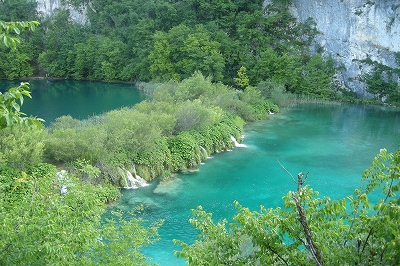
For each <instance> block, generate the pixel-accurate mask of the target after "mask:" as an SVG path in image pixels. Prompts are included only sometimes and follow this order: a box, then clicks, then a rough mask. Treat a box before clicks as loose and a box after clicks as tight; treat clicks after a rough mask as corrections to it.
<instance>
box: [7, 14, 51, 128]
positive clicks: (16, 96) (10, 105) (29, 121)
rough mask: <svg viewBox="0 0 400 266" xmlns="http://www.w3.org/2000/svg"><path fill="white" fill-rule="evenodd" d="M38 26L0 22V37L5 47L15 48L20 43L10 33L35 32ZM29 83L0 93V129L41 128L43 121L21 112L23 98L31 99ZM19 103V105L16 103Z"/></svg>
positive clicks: (35, 24) (29, 23) (26, 23)
mask: <svg viewBox="0 0 400 266" xmlns="http://www.w3.org/2000/svg"><path fill="white" fill-rule="evenodd" d="M37 25H39V22H37V21H30V22H25V21H23V22H4V21H0V37H1V38H2V39H3V43H4V45H5V46H6V47H10V46H12V47H14V48H15V47H16V45H17V43H19V42H20V40H19V39H18V37H14V36H13V35H12V33H15V34H17V35H19V34H20V33H21V31H22V30H24V29H28V30H31V31H33V30H35V28H36V26H37ZM28 89H29V83H27V82H22V83H21V85H19V86H18V87H16V88H10V89H9V90H8V91H7V92H5V93H1V92H0V129H3V128H5V127H11V126H12V125H15V124H21V125H25V126H29V127H30V126H37V127H39V128H42V127H43V125H42V123H41V122H43V121H44V120H43V119H40V118H31V117H23V116H24V115H25V114H24V113H23V112H21V111H20V110H21V105H22V104H23V103H24V96H27V97H31V94H30V92H29V90H28ZM17 101H19V103H18V102H17Z"/></svg>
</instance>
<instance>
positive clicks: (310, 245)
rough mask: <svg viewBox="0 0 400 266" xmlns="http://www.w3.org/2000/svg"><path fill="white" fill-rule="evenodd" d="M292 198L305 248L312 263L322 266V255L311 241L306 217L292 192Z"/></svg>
mask: <svg viewBox="0 0 400 266" xmlns="http://www.w3.org/2000/svg"><path fill="white" fill-rule="evenodd" d="M292 198H293V200H294V202H295V204H296V208H297V212H298V213H299V216H300V217H299V221H300V224H301V226H302V227H303V231H304V234H305V236H306V240H307V244H308V245H307V248H308V250H309V251H310V253H311V256H312V258H313V259H314V262H315V264H316V265H317V266H323V265H324V263H323V260H322V255H321V253H320V252H319V250H318V248H317V246H316V245H315V244H314V241H313V240H312V236H311V230H310V228H309V227H308V223H307V219H306V215H305V213H304V209H303V207H301V205H300V202H299V199H298V198H296V196H295V194H294V192H292Z"/></svg>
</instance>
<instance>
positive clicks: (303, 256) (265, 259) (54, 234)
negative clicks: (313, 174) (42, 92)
mask: <svg viewBox="0 0 400 266" xmlns="http://www.w3.org/2000/svg"><path fill="white" fill-rule="evenodd" d="M68 2H70V3H72V4H74V5H77V6H79V5H80V4H82V3H83V2H84V1H79V0H75V1H72V0H70V1H68ZM289 2H290V1H273V4H272V5H270V6H267V8H266V9H265V10H264V11H263V12H260V10H262V9H261V8H260V7H261V4H262V3H261V1H260V2H259V3H254V5H246V3H242V2H241V1H215V3H213V4H214V5H210V4H209V3H207V2H206V1H181V2H180V1H178V2H174V3H169V2H154V3H153V2H151V3H148V2H145V4H144V3H141V2H139V1H99V0H98V1H93V2H92V5H93V8H95V10H96V11H97V12H92V13H91V12H90V10H89V13H88V15H89V17H90V20H91V23H92V24H91V26H90V28H84V27H83V26H82V25H78V24H74V23H72V22H71V21H70V20H69V16H68V12H67V11H60V12H59V13H57V14H56V16H55V17H53V18H52V19H51V20H49V21H44V22H43V23H42V25H43V26H44V27H43V29H45V30H44V31H43V32H39V33H38V31H35V33H33V34H32V33H31V34H29V35H26V36H25V37H26V40H27V41H28V44H24V43H21V44H19V43H18V41H17V39H13V37H12V36H11V33H12V32H14V33H16V34H20V31H21V29H23V28H27V29H30V30H32V29H33V28H32V27H31V26H30V25H31V24H27V26H25V24H19V23H16V24H13V23H6V24H2V25H0V26H1V27H0V29H2V31H1V33H2V34H3V32H4V34H3V35H2V36H3V40H5V41H4V44H5V46H6V48H4V47H2V49H3V48H4V49H5V51H6V52H7V56H8V57H9V58H10V59H13V60H10V61H8V62H9V65H6V64H5V65H2V66H3V67H4V68H3V69H2V72H1V73H2V75H4V76H6V77H8V78H13V77H17V76H24V75H29V74H30V73H33V72H34V71H38V70H40V69H41V68H42V67H43V69H44V70H45V71H46V73H49V74H50V75H54V76H58V77H67V78H75V79H89V80H107V81H112V80H130V81H132V80H144V81H150V80H153V81H157V82H159V84H157V85H156V86H152V87H151V88H150V87H149V88H146V85H144V88H143V89H144V90H146V91H148V92H150V91H151V97H150V98H149V99H148V100H146V101H144V102H142V103H140V104H138V105H136V106H135V107H134V108H122V109H118V110H114V111H111V112H108V113H106V114H104V115H103V116H98V117H93V118H91V119H88V120H83V121H80V120H76V119H73V118H71V117H69V116H63V117H60V118H58V119H57V121H56V122H55V123H54V124H53V125H52V126H51V127H49V128H45V129H43V128H41V126H40V120H39V119H36V118H30V117H25V116H24V114H23V113H21V112H20V106H21V105H22V104H23V96H28V97H29V96H30V94H29V91H27V90H26V87H24V85H21V86H19V87H17V88H13V89H10V90H9V91H8V92H7V93H5V94H1V98H0V99H1V107H2V109H0V110H1V113H0V115H1V118H0V125H1V132H0V134H1V135H0V136H1V138H0V147H1V150H0V193H1V196H2V197H0V218H1V221H3V223H2V227H1V229H0V250H1V251H2V256H1V258H0V262H1V264H5V265H9V264H17V265H22V264H30V265H43V264H60V265H63V264H68V265H71V264H77V265H95V264H99V263H101V264H110V265H121V264H130V263H132V261H134V262H135V264H137V265H146V264H147V261H148V258H146V257H145V256H144V255H143V254H142V253H141V248H142V246H143V245H147V244H151V243H153V242H154V241H155V240H157V229H158V228H159V227H160V226H161V224H162V221H160V222H157V223H154V224H152V225H150V226H146V227H144V226H143V224H144V221H142V220H141V219H139V218H136V217H135V214H134V213H132V214H130V216H126V214H122V213H114V216H113V220H108V221H106V222H104V221H102V220H101V217H102V214H104V210H105V206H106V205H105V203H108V202H110V201H113V200H116V199H117V198H118V197H119V193H118V191H117V190H116V188H115V186H124V182H126V180H124V178H123V177H124V175H123V174H122V175H121V174H120V172H121V171H120V170H124V169H128V170H129V171H132V172H133V173H137V174H138V175H140V176H142V177H144V178H146V179H148V180H150V179H152V178H154V177H156V176H162V177H164V178H168V177H169V176H170V175H171V173H172V172H176V171H181V170H185V169H188V168H191V167H195V166H196V165H197V164H199V163H200V161H201V160H202V159H204V157H205V156H206V154H210V153H212V152H215V151H217V150H224V149H229V148H230V147H232V146H233V145H234V144H233V142H232V140H231V136H233V137H235V138H236V139H238V140H240V137H241V135H242V130H243V125H244V124H245V122H246V121H255V120H259V119H266V118H267V117H268V114H269V112H277V111H279V109H278V106H277V105H276V103H277V102H279V100H280V101H281V103H283V102H287V101H285V100H287V99H285V97H284V92H291V93H298V94H303V95H308V96H306V97H310V95H311V96H312V97H314V96H318V97H321V98H323V99H337V98H338V97H339V96H338V95H339V94H337V92H338V91H340V90H339V89H338V88H337V87H335V86H333V85H332V84H333V83H332V80H333V79H332V78H333V75H334V68H333V62H332V61H331V60H330V59H327V60H324V59H323V57H322V56H321V55H318V54H317V55H311V54H310V53H309V51H308V46H309V45H310V43H311V41H312V38H313V37H314V36H315V34H316V32H315V31H314V30H315V29H314V28H313V27H312V22H308V24H307V23H306V24H298V23H297V22H296V21H295V20H294V19H293V17H292V16H291V15H290V13H289V12H288V9H287V8H288V4H289ZM13 3H14V7H22V6H23V7H24V8H25V11H26V12H22V13H23V15H24V16H26V17H22V16H21V15H20V14H19V13H18V12H17V13H13V12H12V13H9V14H10V16H11V19H13V17H12V16H14V15H15V16H17V17H19V18H18V19H27V20H29V19H31V17H29V11H28V10H29V9H26V8H27V7H30V8H31V7H32V5H34V2H30V1H28V2H25V1H16V2H15V1H14V2H13ZM159 4H161V6H160V5H159ZM11 6H12V5H11V2H9V1H4V2H2V4H1V7H2V8H5V7H8V8H10V7H11ZM127 7H132V8H131V9H130V8H127ZM178 7H179V8H180V9H178ZM147 8H148V9H147ZM143 9H145V10H143ZM124 10H130V12H132V13H128V14H126V13H124ZM132 10H135V12H138V11H137V10H143V13H134V12H133V11H132ZM174 10H175V11H174ZM177 10H180V11H182V12H183V11H186V13H185V12H183V13H179V14H180V15H179V16H177V15H175V16H174V14H175V12H177ZM110 11H112V12H111V13H110ZM117 11H119V12H117ZM153 12H155V13H153ZM160 12H161V13H162V14H164V13H163V12H167V13H166V14H168V16H167V15H165V16H164V15H163V16H159V15H157V14H160ZM1 14H3V13H1ZM110 14H115V15H116V16H114V15H112V16H110ZM143 14H147V15H150V16H149V17H147V16H146V17H145V18H143V16H141V15H143ZM176 14H178V13H176ZM151 15H152V16H151ZM21 17H22V18H21ZM152 17H153V18H152ZM233 18H235V19H233ZM239 18H241V19H239ZM0 19H1V18H0ZM182 20H183V22H185V23H183V22H182ZM34 24H36V23H34ZM145 26H146V27H145ZM130 27H135V28H134V29H132V28H130ZM148 27H151V29H150V30H149V28H148ZM128 29H129V30H128ZM105 32H111V33H112V34H111V35H109V36H105V34H104V33H105ZM129 33H130V34H139V35H133V36H132V35H127V34H129ZM149 33H153V34H149ZM41 34H44V36H45V38H44V39H43V38H42V37H43V36H42V35H41ZM231 36H235V38H233V37H232V39H231ZM244 36H245V37H244ZM67 37H70V38H67ZM146 40H147V41H148V43H147V45H143V43H145V41H146ZM129 41H131V43H130V42H129ZM139 41H140V42H139ZM142 41H143V42H142ZM35 42H38V43H40V44H41V45H43V46H44V47H46V48H45V51H41V50H40V49H39V48H38V47H41V45H37V46H35ZM14 44H16V48H15V49H12V50H9V48H7V47H9V46H14ZM8 57H7V58H8ZM35 60H37V63H39V65H40V66H39V65H37V66H36V67H35V68H32V67H31V63H32V62H34V61H35ZM126 64H128V65H126ZM35 69H36V70H35ZM30 70H31V72H30ZM21 73H22V74H21ZM233 87H235V88H233ZM339 98H340V97H339ZM204 151H205V152H204ZM46 162H51V163H57V164H58V163H62V164H64V165H66V166H68V170H69V172H68V173H67V174H66V173H62V172H60V173H58V174H57V169H56V167H55V166H54V165H51V164H48V163H46ZM131 169H132V170H131ZM363 178H364V179H365V180H366V181H367V184H368V185H367V187H366V189H364V190H356V191H355V195H354V198H349V202H350V207H351V208H350V209H351V211H350V212H348V211H347V210H346V205H347V203H348V202H347V201H346V200H338V201H331V200H330V199H329V198H324V199H319V198H317V193H316V192H314V191H313V190H311V189H310V188H308V187H302V186H301V185H302V180H301V179H299V180H298V190H297V192H293V193H289V194H288V195H287V196H286V197H285V198H284V200H285V206H284V207H285V210H281V209H279V208H278V209H268V210H267V209H265V208H262V209H261V211H260V213H258V212H250V211H249V210H248V209H246V208H244V207H242V206H240V205H239V204H238V203H237V208H238V215H236V216H235V217H234V218H233V219H234V221H235V222H234V223H233V224H232V225H231V227H230V228H232V230H228V229H227V223H226V222H224V221H223V222H221V223H218V224H214V222H213V221H212V219H211V218H212V216H211V214H208V213H206V212H205V211H203V210H202V208H201V207H199V209H197V210H195V211H194V216H195V218H193V219H192V220H191V223H192V224H193V225H194V226H195V227H196V228H197V229H198V230H199V231H200V235H199V238H198V239H197V241H195V243H194V244H193V245H188V244H186V243H184V242H182V241H178V240H177V241H176V243H177V244H179V245H181V246H182V248H183V249H182V251H181V252H178V253H177V256H180V257H184V258H186V259H187V261H188V263H189V264H190V265H204V264H212V265H257V264H258V265H264V264H269V265H278V264H285V265H290V264H295V265H310V264H316V265H324V263H325V264H327V265H329V264H337V263H344V264H346V263H347V264H355V263H357V264H360V265H368V264H370V263H371V264H382V265H396V264H398V263H399V261H400V258H399V253H398V246H399V244H400V243H399V239H398V235H399V233H400V232H399V230H400V229H399V228H398V226H397V225H398V221H399V218H400V215H399V214H400V212H399V208H398V206H399V200H398V198H397V197H396V194H395V193H396V192H398V190H399V189H400V186H399V179H400V150H399V151H397V152H395V153H393V154H388V153H387V152H386V151H385V150H382V151H381V153H380V154H379V155H378V156H377V157H376V158H375V159H374V161H373V163H372V165H371V167H370V168H368V169H367V170H366V171H365V173H364V175H363ZM379 188H383V191H382V193H381V194H382V200H379V201H378V202H377V203H376V204H374V206H373V210H372V209H371V204H370V203H369V200H368V195H370V194H371V193H374V191H375V190H378V189H379ZM305 210H307V212H306V214H305V213H304V211H305ZM123 215H125V216H123ZM299 218H300V222H299ZM345 221H346V222H345ZM132 232H135V233H134V234H132ZM287 237H290V238H291V239H292V240H293V243H292V244H291V245H289V246H288V245H286V244H285V243H286V241H284V240H285V239H286V238H287ZM248 247H251V248H250V249H248ZM215 250H217V252H215ZM308 254H310V255H308Z"/></svg>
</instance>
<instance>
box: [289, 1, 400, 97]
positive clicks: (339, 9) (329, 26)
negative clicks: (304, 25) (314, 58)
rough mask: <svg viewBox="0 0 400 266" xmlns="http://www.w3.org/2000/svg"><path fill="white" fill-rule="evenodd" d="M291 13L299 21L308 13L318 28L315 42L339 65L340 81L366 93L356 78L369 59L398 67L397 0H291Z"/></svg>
mask: <svg viewBox="0 0 400 266" xmlns="http://www.w3.org/2000/svg"><path fill="white" fill-rule="evenodd" d="M292 2H293V4H292V13H293V14H294V15H295V16H296V17H297V18H298V20H300V21H305V20H306V19H307V18H309V17H311V18H313V19H314V20H315V22H316V23H317V28H318V30H319V31H320V32H321V34H320V35H319V37H318V38H317V43H318V44H319V45H321V46H322V47H323V48H324V50H325V52H326V54H330V55H331V56H332V57H333V58H334V59H335V60H336V61H337V62H339V63H340V64H341V65H342V66H343V68H342V70H341V72H340V74H339V77H338V78H339V80H340V81H341V82H342V84H343V85H344V86H345V87H347V88H349V89H351V90H352V91H354V92H356V93H358V94H361V95H364V96H365V95H366V92H365V85H364V84H363V83H362V82H360V81H358V80H357V78H358V77H360V76H361V75H362V74H363V73H365V72H368V71H369V70H370V69H371V66H369V65H367V64H364V63H361V62H360V60H364V59H367V58H369V59H371V60H373V61H376V62H378V63H381V64H383V65H386V66H389V67H391V68H399V66H398V65H397V64H396V60H395V55H394V53H395V52H400V0H384V1H383V0H375V1H367V0H329V1H327V0H293V1H292Z"/></svg>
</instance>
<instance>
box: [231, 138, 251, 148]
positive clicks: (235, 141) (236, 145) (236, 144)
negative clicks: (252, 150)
mask: <svg viewBox="0 0 400 266" xmlns="http://www.w3.org/2000/svg"><path fill="white" fill-rule="evenodd" d="M231 140H232V142H233V143H234V144H235V147H238V148H246V147H247V146H246V144H242V143H239V142H238V141H237V140H236V139H235V137H234V136H231Z"/></svg>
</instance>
